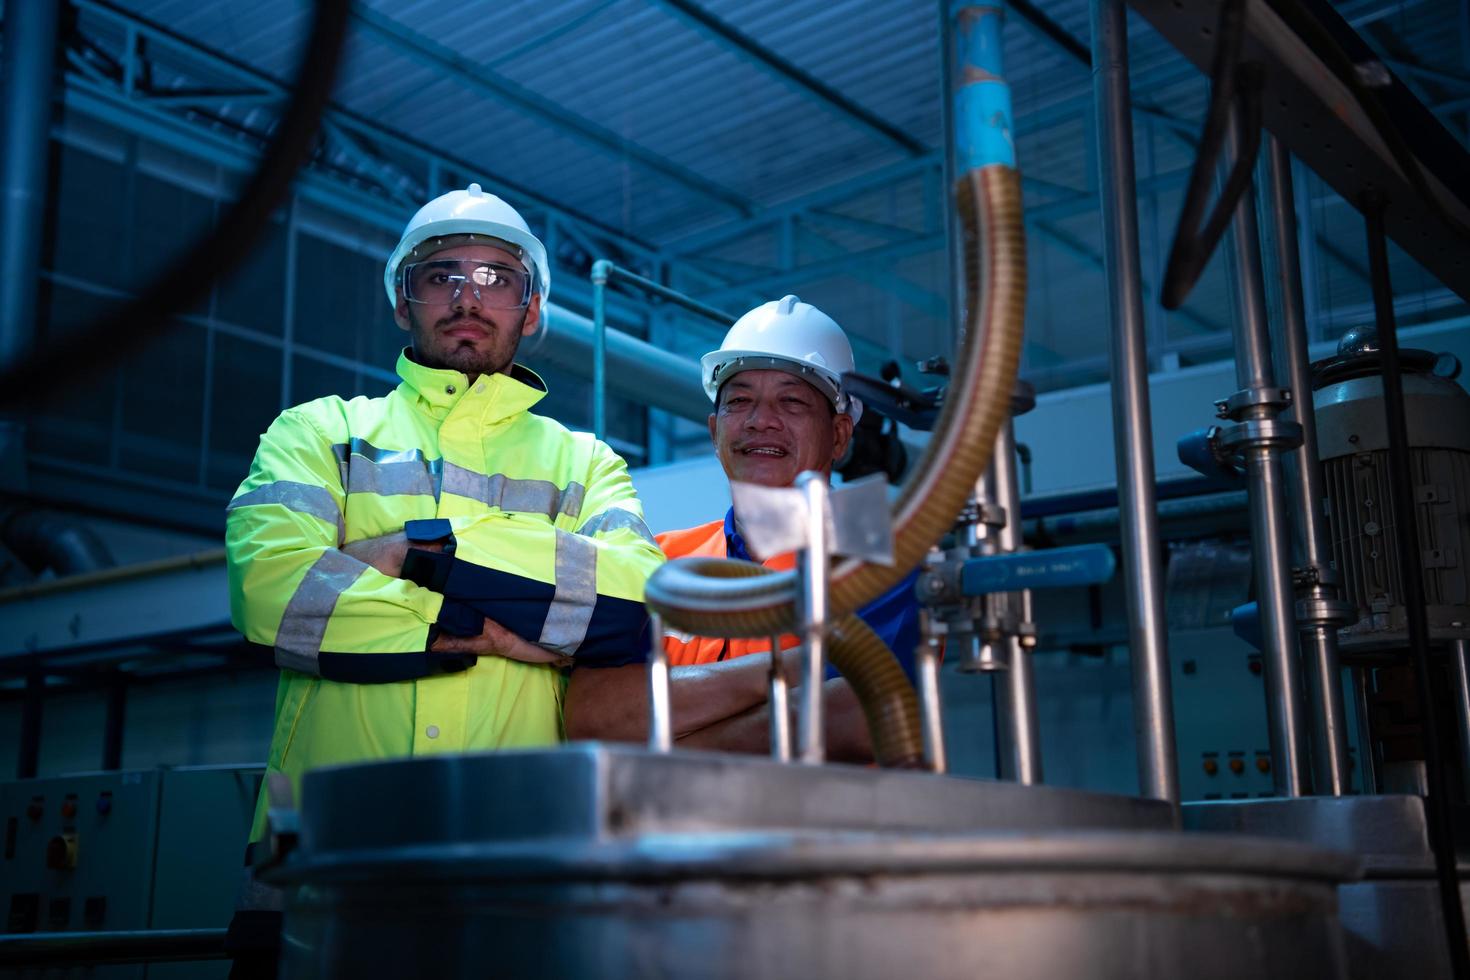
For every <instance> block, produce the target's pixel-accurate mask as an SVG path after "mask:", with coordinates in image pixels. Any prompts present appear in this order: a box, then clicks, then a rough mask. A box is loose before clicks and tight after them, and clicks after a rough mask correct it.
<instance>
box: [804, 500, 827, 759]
mask: <svg viewBox="0 0 1470 980" xmlns="http://www.w3.org/2000/svg"><path fill="white" fill-rule="evenodd" d="M796 485H797V487H798V488H799V489H800V490H801V492H802V493H803V494H804V495H805V496H806V505H807V506H806V512H807V531H806V547H805V548H803V549H802V551H801V556H800V559H799V564H800V567H801V583H802V604H801V605H802V609H801V617H802V625H803V627H804V629H803V632H804V634H805V635H804V636H803V640H804V642H805V647H806V649H805V657H804V662H803V679H802V682H801V715H800V717H799V718H798V719H797V738H798V739H799V741H800V742H801V761H802V762H804V763H806V764H807V765H820V764H821V763H822V762H823V761H825V759H826V757H827V746H826V739H825V734H826V733H825V731H824V730H823V718H822V708H823V703H822V690H823V688H824V686H825V682H826V673H827V656H826V654H827V646H826V644H827V616H828V610H827V577H828V574H829V569H828V567H827V556H828V553H829V552H830V550H831V549H830V547H829V544H828V541H827V492H828V486H827V478H826V477H825V476H822V475H821V474H819V473H811V472H807V473H803V474H801V475H800V476H798V477H797V478H796Z"/></svg>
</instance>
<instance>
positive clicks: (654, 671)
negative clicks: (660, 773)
mask: <svg viewBox="0 0 1470 980" xmlns="http://www.w3.org/2000/svg"><path fill="white" fill-rule="evenodd" d="M648 634H649V642H650V646H649V650H648V747H649V749H651V750H652V751H654V752H667V751H669V749H671V748H673V745H674V735H673V732H674V725H673V718H672V707H671V704H670V700H669V654H668V651H666V650H665V649H664V620H663V617H662V616H660V615H658V614H657V613H649V614H648Z"/></svg>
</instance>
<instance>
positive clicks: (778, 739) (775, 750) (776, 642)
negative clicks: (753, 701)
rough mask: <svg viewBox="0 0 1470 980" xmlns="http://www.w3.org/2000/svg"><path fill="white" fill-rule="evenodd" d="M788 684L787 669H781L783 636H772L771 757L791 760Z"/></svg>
mask: <svg viewBox="0 0 1470 980" xmlns="http://www.w3.org/2000/svg"><path fill="white" fill-rule="evenodd" d="M789 693H790V692H789V690H788V688H787V685H786V671H784V670H782V669H781V637H780V635H779V634H778V635H775V636H772V637H771V674H770V695H769V696H768V697H767V698H766V710H767V711H768V712H769V713H770V717H771V758H773V759H775V760H776V761H777V762H790V761H791V705H790V699H789V697H788V695H789Z"/></svg>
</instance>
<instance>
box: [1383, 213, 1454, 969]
mask: <svg viewBox="0 0 1470 980" xmlns="http://www.w3.org/2000/svg"><path fill="white" fill-rule="evenodd" d="M1362 208H1363V216H1364V218H1365V219H1366V220H1367V226H1368V272H1369V277H1370V279H1371V280H1372V286H1373V310H1374V314H1375V319H1376V321H1377V327H1378V344H1379V350H1380V351H1381V354H1382V359H1383V401H1384V410H1385V412H1386V413H1387V415H1388V460H1389V481H1390V482H1389V487H1390V489H1391V490H1392V491H1393V519H1394V523H1395V524H1397V525H1398V534H1397V536H1396V537H1397V541H1398V560H1399V570H1400V575H1401V580H1402V581H1403V586H1404V596H1403V598H1404V613H1405V619H1406V620H1407V625H1408V627H1409V659H1410V661H1411V662H1412V663H1413V665H1414V680H1415V682H1416V684H1415V686H1416V687H1417V688H1418V692H1417V693H1418V695H1419V711H1420V713H1421V718H1422V722H1423V728H1424V734H1423V743H1424V776H1425V782H1426V783H1427V784H1428V786H1427V789H1428V793H1427V794H1426V796H1425V800H1424V810H1425V815H1426V817H1427V818H1428V822H1429V843H1430V847H1431V848H1432V849H1433V851H1434V871H1435V877H1436V878H1437V879H1438V883H1439V899H1440V908H1441V910H1442V912H1443V915H1444V928H1445V939H1446V941H1447V943H1448V945H1449V956H1450V966H1451V969H1452V970H1453V972H1454V975H1455V977H1456V978H1458V980H1466V978H1470V948H1467V945H1466V943H1467V940H1466V934H1465V918H1464V911H1463V909H1462V904H1461V901H1460V884H1459V878H1458V875H1457V871H1456V868H1455V860H1456V855H1455V838H1454V822H1453V821H1454V813H1453V808H1452V807H1451V804H1450V797H1449V792H1448V787H1447V783H1448V777H1447V775H1446V773H1445V764H1444V755H1443V753H1442V752H1441V751H1440V750H1441V746H1440V744H1439V728H1438V719H1437V711H1436V709H1435V705H1434V684H1433V679H1432V676H1431V674H1430V664H1429V618H1428V613H1427V611H1426V609H1425V605H1424V602H1425V600H1424V571H1423V568H1422V567H1421V565H1420V562H1421V561H1423V557H1422V555H1421V554H1420V550H1419V522H1418V520H1417V518H1416V516H1415V513H1414V484H1413V480H1412V478H1411V470H1410V463H1409V428H1408V419H1407V416H1406V414H1405V409H1404V381H1403V376H1402V375H1401V374H1400V366H1399V342H1398V332H1397V327H1396V325H1395V323H1394V315H1393V287H1392V285H1391V284H1390V282H1389V276H1388V242H1387V238H1386V236H1385V233H1384V230H1383V211H1384V201H1383V198H1382V197H1381V196H1380V195H1379V194H1377V193H1375V192H1370V193H1369V194H1368V195H1365V196H1364V199H1363V201H1362Z"/></svg>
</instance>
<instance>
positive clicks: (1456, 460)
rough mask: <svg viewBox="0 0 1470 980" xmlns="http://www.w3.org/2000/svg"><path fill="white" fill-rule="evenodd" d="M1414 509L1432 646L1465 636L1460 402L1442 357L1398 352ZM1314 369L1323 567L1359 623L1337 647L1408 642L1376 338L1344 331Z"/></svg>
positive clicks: (1464, 397)
mask: <svg viewBox="0 0 1470 980" xmlns="http://www.w3.org/2000/svg"><path fill="white" fill-rule="evenodd" d="M1400 358H1401V361H1402V373H1403V382H1404V409H1405V413H1406V415H1407V419H1408V430H1409V460H1410V466H1411V467H1412V468H1413V477H1412V478H1413V484H1414V510H1415V513H1416V516H1417V522H1418V528H1417V533H1418V536H1419V549H1418V550H1419V554H1420V555H1421V556H1422V561H1421V564H1422V567H1423V570H1424V593H1425V601H1426V604H1427V607H1428V615H1429V632H1430V637H1431V639H1434V640H1444V639H1463V638H1466V637H1470V394H1467V393H1466V391H1465V389H1464V388H1462V387H1460V385H1459V384H1457V383H1456V382H1455V380H1454V378H1455V377H1456V376H1457V375H1458V373H1459V364H1458V362H1457V361H1456V360H1455V359H1454V358H1453V356H1451V355H1436V354H1433V353H1431V352H1429V351H1424V350H1404V351H1402V352H1401V353H1400ZM1312 369H1313V387H1314V388H1315V393H1314V395H1313V399H1314V403H1315V406H1316V413H1317V441H1318V445H1319V453H1320V456H1321V459H1322V469H1323V475H1324V477H1325V480H1326V485H1327V494H1328V499H1327V521H1328V525H1329V527H1330V528H1331V529H1332V551H1333V561H1334V564H1335V565H1336V567H1337V571H1338V574H1339V576H1341V579H1342V588H1343V596H1344V598H1346V599H1348V600H1349V601H1351V602H1352V603H1353V604H1354V605H1356V606H1357V608H1358V620H1357V622H1355V623H1353V624H1352V625H1351V626H1348V627H1347V628H1345V629H1344V630H1343V631H1342V632H1341V634H1340V639H1341V642H1342V645H1343V648H1344V649H1345V650H1372V649H1380V648H1401V647H1404V646H1406V645H1407V644H1408V627H1407V623H1406V620H1405V618H1404V595H1403V585H1402V583H1401V582H1400V575H1399V566H1398V550H1397V547H1398V545H1397V536H1398V534H1399V532H1400V529H1399V528H1398V527H1397V525H1396V524H1395V522H1394V519H1393V513H1394V511H1393V494H1392V490H1391V487H1390V481H1389V478H1388V473H1389V471H1388V465H1389V464H1388V428H1387V422H1386V419H1385V415H1384V408H1383V367H1382V363H1381V359H1380V355H1379V351H1378V346H1377V340H1376V337H1375V336H1374V335H1373V334H1372V333H1371V332H1367V331H1362V332H1357V331H1355V332H1351V333H1349V334H1348V335H1346V336H1345V337H1344V338H1343V340H1342V343H1341V344H1340V345H1339V347H1338V353H1337V356H1335V357H1331V358H1328V359H1326V360H1323V361H1318V362H1317V363H1315V364H1314V365H1313V366H1312Z"/></svg>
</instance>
